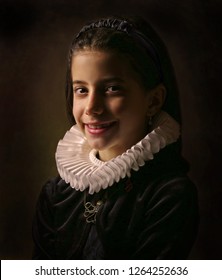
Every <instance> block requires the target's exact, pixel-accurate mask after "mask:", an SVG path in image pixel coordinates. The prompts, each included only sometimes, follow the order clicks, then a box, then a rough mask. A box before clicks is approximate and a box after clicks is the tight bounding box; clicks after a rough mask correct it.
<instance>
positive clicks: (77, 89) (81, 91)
mask: <svg viewBox="0 0 222 280" xmlns="http://www.w3.org/2000/svg"><path fill="white" fill-rule="evenodd" d="M73 92H74V93H75V94H76V95H84V94H86V93H87V89H86V88H84V87H75V88H74V89H73Z"/></svg>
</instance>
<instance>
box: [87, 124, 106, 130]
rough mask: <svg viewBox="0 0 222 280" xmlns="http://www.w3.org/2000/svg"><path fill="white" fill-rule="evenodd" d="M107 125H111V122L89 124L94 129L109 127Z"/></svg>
mask: <svg viewBox="0 0 222 280" xmlns="http://www.w3.org/2000/svg"><path fill="white" fill-rule="evenodd" d="M107 126H110V123H107V124H100V125H91V124H89V125H88V127H89V128H92V129H98V128H103V127H107Z"/></svg>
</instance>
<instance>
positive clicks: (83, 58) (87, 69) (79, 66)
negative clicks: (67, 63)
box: [71, 50, 136, 78]
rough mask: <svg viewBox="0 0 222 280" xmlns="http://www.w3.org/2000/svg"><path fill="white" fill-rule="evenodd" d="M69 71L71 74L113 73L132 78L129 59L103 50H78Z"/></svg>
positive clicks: (133, 73) (132, 73) (132, 72)
mask: <svg viewBox="0 0 222 280" xmlns="http://www.w3.org/2000/svg"><path fill="white" fill-rule="evenodd" d="M71 72H72V77H73V76H79V75H81V76H82V75H84V76H86V75H87V74H90V75H91V76H92V75H104V76H105V75H115V76H121V77H125V78H127V77H129V76H130V77H131V78H133V77H134V76H135V75H136V73H135V72H134V71H133V69H132V67H131V65H130V63H129V61H128V60H127V59H126V57H124V55H121V54H117V53H114V52H107V51H106V52H104V51H90V50H84V51H78V52H76V53H75V54H74V56H73V57H72V65H71Z"/></svg>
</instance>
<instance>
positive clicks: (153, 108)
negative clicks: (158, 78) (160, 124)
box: [147, 84, 166, 117]
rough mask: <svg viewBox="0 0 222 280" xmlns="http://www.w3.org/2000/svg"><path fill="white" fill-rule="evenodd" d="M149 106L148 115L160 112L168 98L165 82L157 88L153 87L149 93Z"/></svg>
mask: <svg viewBox="0 0 222 280" xmlns="http://www.w3.org/2000/svg"><path fill="white" fill-rule="evenodd" d="M147 97H148V108H147V115H148V116H150V117H152V116H154V115H155V114H156V113H158V112H159V111H160V110H161V108H162V106H163V103H164V101H165V98H166V88H165V86H164V85H163V84H159V85H158V86H156V87H155V88H153V89H151V90H150V91H149V92H148V94H147Z"/></svg>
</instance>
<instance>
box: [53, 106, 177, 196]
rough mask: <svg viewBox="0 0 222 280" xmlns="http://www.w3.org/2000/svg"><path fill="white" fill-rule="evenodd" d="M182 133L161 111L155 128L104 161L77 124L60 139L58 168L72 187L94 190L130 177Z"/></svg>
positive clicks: (57, 159)
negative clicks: (91, 146) (113, 156)
mask: <svg viewBox="0 0 222 280" xmlns="http://www.w3.org/2000/svg"><path fill="white" fill-rule="evenodd" d="M179 136H180V126H179V124H178V123H177V122H176V121H175V120H174V119H173V118H172V117H171V116H170V115H169V114H167V113H166V112H164V111H162V112H161V113H160V114H159V115H158V117H157V118H156V119H155V123H154V124H153V130H152V131H151V132H150V133H148V134H147V135H146V136H145V137H144V138H143V139H142V140H141V141H140V142H138V143H137V144H136V145H134V146H132V147H131V148H130V149H128V150H127V151H126V152H124V153H123V154H122V155H119V156H117V157H115V158H113V159H111V160H109V161H106V162H104V161H101V160H99V159H98V158H97V157H96V155H97V151H96V150H95V149H92V148H90V146H89V145H88V142H87V139H86V138H85V137H84V135H83V133H82V132H81V131H80V130H79V128H78V127H77V125H74V126H72V127H71V129H70V130H69V131H67V132H66V134H65V136H64V138H63V139H62V140H60V141H59V143H58V146H57V150H56V155H55V156H56V164H57V169H58V172H59V174H60V176H61V178H62V179H64V180H65V181H66V183H70V186H71V187H72V188H75V189H76V190H80V191H84V190H85V189H87V188H89V190H88V191H89V193H90V194H93V193H94V192H99V191H100V190H101V189H106V188H107V187H109V186H112V185H113V184H114V183H115V182H118V181H119V180H120V179H121V178H124V177H126V176H128V177H130V174H131V171H132V170H135V171H137V170H139V168H140V167H141V166H143V165H144V164H145V161H149V160H152V159H153V157H154V154H156V153H158V152H159V151H160V150H161V149H163V148H164V147H166V146H167V145H169V144H172V143H174V142H176V141H177V139H178V138H179Z"/></svg>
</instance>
